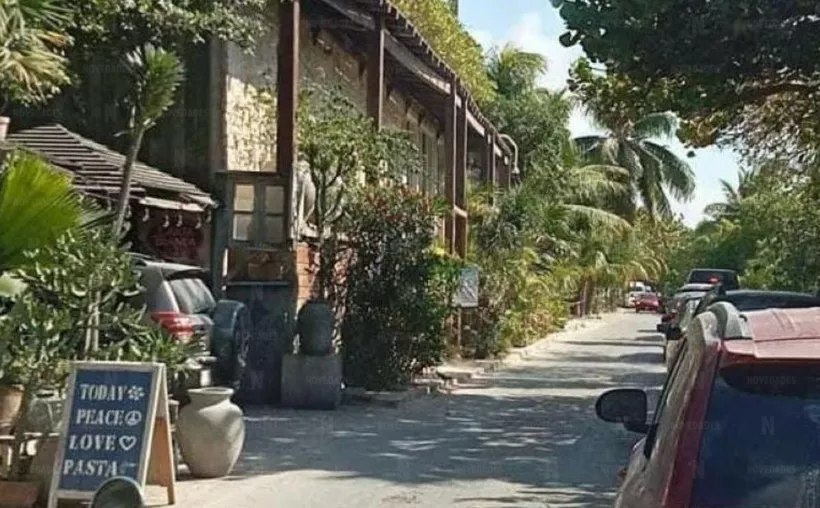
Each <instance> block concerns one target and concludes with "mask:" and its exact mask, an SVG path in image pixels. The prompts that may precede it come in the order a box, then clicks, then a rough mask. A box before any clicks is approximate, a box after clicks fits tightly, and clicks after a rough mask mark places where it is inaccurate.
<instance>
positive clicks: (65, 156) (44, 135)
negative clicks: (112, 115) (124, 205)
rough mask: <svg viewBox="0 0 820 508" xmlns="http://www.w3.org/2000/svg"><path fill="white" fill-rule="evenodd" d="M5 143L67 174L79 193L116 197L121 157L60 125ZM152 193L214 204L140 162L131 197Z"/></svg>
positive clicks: (190, 186)
mask: <svg viewBox="0 0 820 508" xmlns="http://www.w3.org/2000/svg"><path fill="white" fill-rule="evenodd" d="M8 141H10V142H12V143H14V144H16V145H20V146H23V147H25V148H28V149H29V150H32V151H35V152H37V153H39V154H40V155H42V156H43V157H45V158H46V159H47V160H48V161H49V162H50V163H51V164H53V165H55V166H57V167H60V168H64V169H67V170H69V171H70V172H71V173H72V176H73V178H74V184H75V186H76V187H77V188H78V189H79V190H81V191H87V192H98V193H106V194H116V193H118V192H119V187H120V182H121V180H122V167H123V165H124V164H125V156H124V155H123V154H121V153H119V152H116V151H114V150H112V149H110V148H108V147H107V146H104V145H101V144H99V143H96V142H94V141H91V140H90V139H87V138H84V137H82V136H80V135H79V134H76V133H74V132H71V131H70V130H68V129H66V128H65V127H63V126H62V125H60V124H52V125H42V126H39V127H34V128H31V129H26V130H23V131H19V132H15V133H14V134H10V135H9V136H8ZM152 190H155V191H163V192H166V193H174V194H178V195H179V197H180V198H182V199H183V200H185V201H194V202H199V203H206V204H211V205H213V204H215V202H214V201H213V199H212V198H211V197H210V195H209V194H208V193H206V192H204V191H202V190H200V189H199V188H198V187H196V186H195V185H193V184H190V183H188V182H186V181H184V180H182V179H179V178H177V177H174V176H171V175H169V174H167V173H164V172H163V171H160V170H159V169H157V168H154V167H151V166H148V165H147V164H143V163H141V162H137V163H136V164H135V165H134V173H133V188H132V192H133V195H134V196H135V197H138V196H140V195H145V194H150V193H151V191H152Z"/></svg>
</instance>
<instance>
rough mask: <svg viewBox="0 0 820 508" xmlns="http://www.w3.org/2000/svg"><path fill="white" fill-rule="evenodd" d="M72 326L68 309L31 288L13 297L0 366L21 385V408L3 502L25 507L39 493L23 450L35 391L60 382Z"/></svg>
mask: <svg viewBox="0 0 820 508" xmlns="http://www.w3.org/2000/svg"><path fill="white" fill-rule="evenodd" d="M72 326H73V323H72V321H71V316H70V314H69V313H68V312H65V311H64V310H61V309H58V308H55V307H53V306H49V305H47V304H46V303H44V302H43V301H41V300H40V299H38V298H37V297H36V296H35V295H34V294H33V293H32V292H29V291H24V292H23V293H22V294H21V295H19V296H18V297H17V298H16V299H15V304H14V307H13V308H12V309H11V312H10V313H9V314H8V315H7V316H5V317H4V319H3V320H2V321H0V350H2V352H3V354H2V355H0V366H2V371H3V373H4V376H5V375H9V376H10V377H11V378H13V379H14V381H15V382H16V383H19V386H20V387H22V396H21V401H20V410H19V412H18V414H17V417H16V418H15V421H14V423H13V424H12V425H13V435H14V441H13V445H12V453H11V466H10V468H9V471H8V472H7V474H6V475H5V478H4V479H2V480H0V506H3V507H6V506H9V507H15V508H17V507H20V508H27V507H30V506H33V505H34V503H35V502H36V501H37V498H38V494H39V483H38V482H37V481H36V480H32V479H31V478H30V477H29V460H28V457H26V456H25V455H24V453H23V451H24V447H25V444H26V441H27V439H28V436H27V435H26V433H27V432H28V431H29V429H28V421H27V418H26V416H27V414H28V410H29V407H30V406H31V402H32V401H33V400H34V397H35V395H36V393H37V392H38V391H39V390H40V389H42V388H45V387H51V386H54V385H57V384H59V383H60V382H61V381H62V380H63V379H64V377H65V373H66V372H67V369H66V366H67V360H66V359H67V358H71V354H72V351H73V348H74V345H73V344H71V343H70V342H69V341H66V340H64V336H63V332H64V331H65V330H68V329H70V328H71V327H72Z"/></svg>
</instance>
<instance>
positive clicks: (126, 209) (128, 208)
mask: <svg viewBox="0 0 820 508" xmlns="http://www.w3.org/2000/svg"><path fill="white" fill-rule="evenodd" d="M125 218H126V219H130V218H131V205H128V206H126V207H125Z"/></svg>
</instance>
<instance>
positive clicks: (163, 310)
mask: <svg viewBox="0 0 820 508" xmlns="http://www.w3.org/2000/svg"><path fill="white" fill-rule="evenodd" d="M133 259H134V265H135V267H136V269H137V270H138V271H139V273H140V283H141V284H142V285H143V286H144V287H145V292H144V293H142V294H140V295H139V296H137V297H135V299H134V300H133V301H132V304H133V305H134V306H137V307H141V306H143V305H144V306H145V309H146V316H147V318H149V319H152V320H153V321H155V322H156V323H158V324H159V325H160V326H161V327H162V328H164V329H165V330H166V331H167V332H168V333H170V334H171V335H173V336H175V337H177V338H178V339H179V340H181V341H185V342H191V341H195V342H197V343H198V344H199V348H198V349H199V351H200V353H199V355H198V358H197V360H198V363H200V364H201V365H202V366H203V368H202V373H203V375H202V377H201V381H200V382H199V383H197V384H200V385H208V384H211V383H212V382H213V383H215V384H219V385H225V386H231V387H232V388H234V389H235V390H238V389H239V384H240V381H241V378H242V374H243V372H244V368H245V363H246V359H247V353H248V341H249V338H250V329H251V328H250V314H249V312H248V309H247V307H246V306H245V304H243V303H241V302H237V301H234V300H216V299H215V298H214V295H213V293H211V290H210V289H209V288H208V286H207V285H206V284H205V281H204V279H205V277H206V276H207V272H205V271H204V270H203V269H202V268H200V267H198V266H191V265H182V264H176V263H170V262H166V261H159V260H155V259H151V258H148V257H146V256H142V255H139V254H133ZM210 373H212V374H213V377H214V378H215V379H213V381H210V380H209V379H208V377H209V376H208V374H210Z"/></svg>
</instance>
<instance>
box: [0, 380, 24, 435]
mask: <svg viewBox="0 0 820 508" xmlns="http://www.w3.org/2000/svg"><path fill="white" fill-rule="evenodd" d="M22 403H23V387H22V386H16V385H6V386H4V385H0V436H2V435H6V434H10V433H11V429H12V426H13V425H14V422H15V420H17V415H19V414H20V405H21V404H22Z"/></svg>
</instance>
